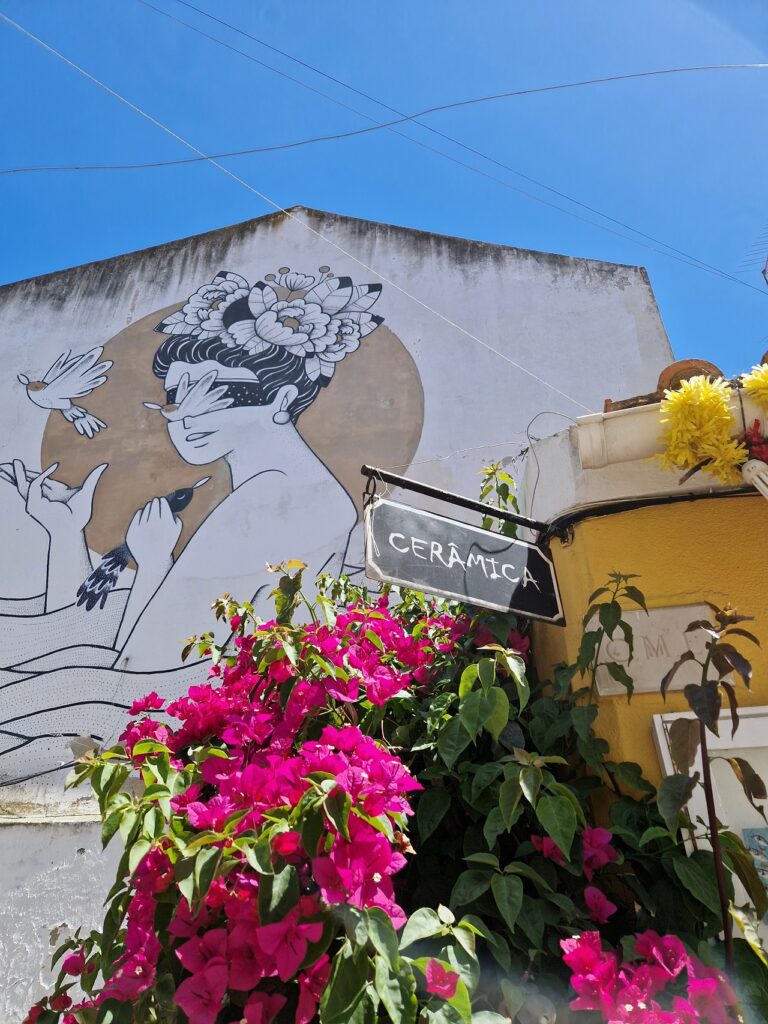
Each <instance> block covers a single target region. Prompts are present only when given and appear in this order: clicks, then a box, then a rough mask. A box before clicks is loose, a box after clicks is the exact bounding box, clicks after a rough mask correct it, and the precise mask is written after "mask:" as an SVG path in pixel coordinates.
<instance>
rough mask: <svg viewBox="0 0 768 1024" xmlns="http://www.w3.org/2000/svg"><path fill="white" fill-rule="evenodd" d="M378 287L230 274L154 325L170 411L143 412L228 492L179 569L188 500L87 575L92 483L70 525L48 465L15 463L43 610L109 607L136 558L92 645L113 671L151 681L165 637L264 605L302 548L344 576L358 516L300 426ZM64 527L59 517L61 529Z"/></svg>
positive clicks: (153, 514) (137, 522)
mask: <svg viewBox="0 0 768 1024" xmlns="http://www.w3.org/2000/svg"><path fill="white" fill-rule="evenodd" d="M380 291H381V286H380V285H363V286H355V285H353V284H352V282H351V280H350V279H349V278H345V277H335V276H333V275H331V274H330V273H329V272H328V269H327V268H321V272H320V274H319V275H317V276H315V275H309V274H303V273H291V272H290V271H289V270H288V269H287V268H282V269H281V271H279V273H278V275H272V274H269V275H267V277H266V279H265V280H264V281H258V282H257V283H256V284H255V285H254V286H253V287H251V286H250V285H249V284H248V282H247V281H246V279H245V278H243V277H241V276H240V275H238V274H233V273H230V272H226V271H225V272H220V273H219V274H217V275H216V277H215V278H214V279H213V281H212V282H211V283H210V284H207V285H203V286H202V287H201V288H199V289H198V290H197V291H196V292H195V293H194V294H193V295H192V296H190V298H189V299H188V301H187V302H186V303H185V305H184V306H183V308H182V309H181V310H179V311H178V312H176V313H173V314H171V315H170V316H168V317H166V319H165V320H163V321H162V322H161V323H159V324H158V325H157V326H156V328H155V330H156V331H158V332H160V333H162V334H165V335H166V338H165V340H164V341H163V342H162V343H161V344H160V346H159V347H158V349H157V351H156V353H155V355H154V360H153V366H152V370H153V373H154V374H155V376H156V377H158V378H160V379H161V380H162V381H163V386H164V388H165V391H166V399H167V401H166V403H165V404H164V405H162V406H159V405H157V404H155V403H150V402H146V403H145V405H146V406H147V407H148V408H152V409H155V410H157V412H158V414H159V416H162V417H163V418H164V420H165V426H166V428H167V431H168V435H169V438H170V440H171V443H172V444H173V446H174V448H175V449H176V451H177V453H178V455H179V456H180V457H181V458H182V459H183V460H184V461H185V462H186V463H188V464H189V465H194V466H208V465H211V464H213V463H216V462H219V461H220V460H223V461H224V462H225V463H226V465H227V468H228V472H229V474H230V477H231V493H230V494H229V495H228V496H227V497H226V498H225V499H224V500H223V501H222V502H221V503H220V504H219V505H218V506H217V507H216V508H214V509H213V511H212V512H211V513H210V514H209V515H208V516H207V518H206V519H205V520H204V521H203V523H202V524H201V525H200V526H199V528H198V529H197V531H196V532H195V533H194V535H193V536H192V538H191V539H190V541H189V543H188V544H187V545H186V547H185V548H184V549H183V551H182V552H181V555H180V557H179V558H178V559H177V560H176V561H175V562H174V560H173V557H172V552H173V549H174V547H175V546H176V543H177V541H178V539H179V534H180V532H181V521H180V519H179V518H178V516H177V515H176V512H177V511H179V510H180V509H181V508H182V507H183V504H179V503H178V502H177V503H176V505H174V495H173V494H168V495H166V496H165V497H155V498H153V499H152V500H151V501H148V502H147V503H146V504H145V505H144V506H143V507H142V508H140V509H137V510H136V512H135V514H134V515H133V518H132V520H131V521H130V524H129V526H128V529H127V533H126V535H125V544H124V545H121V547H120V548H118V549H114V550H113V551H110V552H109V553H108V554H107V555H106V556H105V557H104V559H103V560H102V563H101V565H100V566H97V567H96V569H95V570H93V571H91V566H90V562H89V560H88V557H87V547H86V544H85V539H84V532H83V531H84V529H85V526H87V523H88V521H89V519H90V514H91V505H92V500H93V491H94V487H95V485H96V482H97V481H98V476H99V474H98V473H97V472H96V471H94V473H93V474H91V475H90V476H89V478H88V480H87V481H86V483H85V484H84V485H83V487H82V488H81V489H79V490H77V491H76V493H77V495H78V496H79V497H78V498H77V499H70V505H72V504H75V505H76V506H77V510H78V512H79V515H78V516H73V515H66V516H64V515H63V511H64V508H67V509H68V508H69V506H62V504H61V503H60V502H59V501H57V500H55V498H56V495H55V494H54V495H52V496H51V498H49V499H48V500H46V494H45V488H46V487H49V486H50V485H52V484H54V483H55V482H54V481H48V478H49V477H50V475H51V473H52V472H53V471H55V467H49V469H47V470H46V471H45V472H44V473H42V474H41V475H40V477H39V478H36V479H34V480H33V482H32V483H29V482H27V481H26V480H24V483H23V484H22V483H19V480H20V479H22V478H24V477H26V476H28V475H30V474H28V473H27V471H26V469H25V467H23V466H20V467H19V468H20V471H19V472H17V473H16V476H17V484H18V486H19V489H20V491H21V492H22V496H24V497H25V498H26V501H27V504H26V508H27V511H28V513H29V514H30V515H31V516H32V517H33V518H35V519H37V521H38V522H40V524H41V525H42V526H43V527H44V529H46V532H47V533H48V535H49V538H50V545H49V559H48V562H49V572H48V598H47V601H46V610H53V609H54V608H60V607H64V606H65V605H67V604H69V603H71V600H72V594H73V587H74V588H75V590H76V592H77V595H78V603H79V604H81V605H84V606H85V608H86V609H88V608H91V607H93V606H94V605H96V603H97V602H98V604H99V606H100V607H103V605H104V603H105V598H106V595H107V593H108V592H109V591H110V590H111V589H112V588H113V587H114V586H115V584H116V582H117V577H118V575H119V572H120V570H121V569H122V568H123V567H124V566H125V565H127V564H128V561H129V560H130V559H132V560H133V562H134V563H135V565H136V572H135V575H134V579H133V583H132V586H131V588H130V591H129V593H128V597H127V603H126V604H125V608H124V611H123V612H122V616H121V619H120V622H119V628H118V630H117V634H116V636H111V637H108V636H105V637H103V638H101V642H102V643H103V644H105V645H109V646H110V647H112V648H113V649H115V651H116V652H119V657H118V658H117V661H116V667H120V668H130V670H131V671H141V670H148V671H153V670H157V669H158V668H164V667H168V666H167V665H166V664H164V663H163V662H162V658H163V654H164V652H166V651H167V650H168V649H169V644H168V637H169V636H170V637H173V640H174V643H173V644H172V645H170V646H171V647H172V648H174V647H175V648H176V649H178V648H177V642H178V641H179V640H181V639H183V638H184V637H185V636H188V635H190V634H191V633H193V632H195V631H196V630H199V629H200V628H201V624H205V623H207V621H208V619H209V609H210V602H211V599H212V597H213V596H216V595H218V594H219V593H223V592H230V593H234V594H237V595H238V596H243V597H248V598H253V599H255V600H256V601H257V603H258V597H259V594H260V593H261V592H262V591H265V590H268V589H269V588H270V577H269V575H268V573H267V569H266V567H267V564H268V563H269V562H275V561H279V560H280V559H281V558H287V557H291V556H293V555H295V554H296V553H297V551H296V547H297V543H298V542H299V538H300V547H301V554H302V557H303V558H304V559H305V560H306V561H307V562H308V563H309V565H310V567H311V568H312V569H313V570H315V571H319V570H321V569H329V570H331V571H340V570H341V567H342V565H343V562H344V556H345V553H346V549H347V544H348V540H349V534H350V532H351V530H352V528H353V527H354V525H355V523H356V519H357V516H356V511H355V508H354V505H353V503H352V501H351V499H350V498H349V496H348V494H347V493H346V491H345V490H344V488H343V487H342V486H341V484H340V483H339V482H338V481H337V480H336V478H335V477H334V476H333V474H332V473H331V472H330V470H329V469H328V468H327V467H326V466H325V465H324V464H323V462H322V461H321V460H320V459H319V458H318V456H317V455H315V454H314V452H313V451H312V450H311V449H310V447H309V446H308V445H307V444H306V443H305V441H304V440H303V439H302V438H301V436H300V435H299V434H298V432H297V431H296V423H297V421H298V419H299V417H300V415H301V413H302V412H304V411H305V410H306V409H307V408H308V407H309V406H310V405H311V404H312V402H313V401H314V400H315V398H316V397H317V395H318V394H319V392H320V390H321V388H323V387H325V386H327V384H328V383H329V382H330V381H331V379H332V378H333V374H334V368H335V366H336V365H337V363H338V362H339V361H340V360H342V359H343V358H345V357H346V356H347V355H348V354H349V353H351V352H354V351H355V350H356V349H357V348H358V346H359V344H360V341H361V339H362V338H364V337H366V335H368V334H370V333H371V332H372V331H373V330H375V329H376V327H378V326H379V324H381V323H382V318H381V317H379V316H375V315H373V314H371V313H370V308H371V307H372V306H373V305H374V303H375V302H376V301H377V299H378V298H379V294H380ZM340 397H341V396H340ZM341 400H343V398H341ZM101 468H103V467H101ZM204 479H205V478H204ZM200 482H204V480H203V481H200ZM70 490H72V489H70ZM29 492H31V494H32V500H30V499H29V497H27V494H28V493H29ZM175 493H176V495H178V494H180V493H181V492H175ZM187 493H188V494H189V496H188V497H187V498H186V502H188V501H189V500H190V498H191V493H189V492H187ZM61 519H66V523H65V524H64V525H63V526H62V528H60V529H59V528H56V527H57V526H58V522H59V520H61ZM52 523H53V524H54V525H53V526H52ZM53 595H55V600H52V598H53ZM123 596H124V592H123ZM115 598H117V594H115ZM174 661H175V659H174ZM175 663H177V662H175Z"/></svg>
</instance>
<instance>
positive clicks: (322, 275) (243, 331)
mask: <svg viewBox="0 0 768 1024" xmlns="http://www.w3.org/2000/svg"><path fill="white" fill-rule="evenodd" d="M380 294H381V285H380V284H362V285H356V284H353V283H352V280H351V279H350V278H349V277H336V276H334V275H333V274H332V273H330V271H329V269H328V267H321V268H320V270H319V272H318V274H317V275H314V274H305V273H301V272H297V271H291V270H290V268H289V267H281V268H280V270H279V271H278V272H277V274H267V275H266V276H265V279H264V280H263V281H257V282H256V283H255V284H254V285H253V286H251V285H250V284H249V283H248V282H247V281H246V279H245V278H244V277H241V276H240V274H234V273H232V272H230V271H225V270H222V271H219V273H218V274H217V275H216V276H215V277H214V279H213V281H212V282H211V283H210V284H205V285H202V287H200V288H198V289H197V291H196V292H195V293H194V294H193V295H191V296H190V297H189V299H188V300H187V302H186V303H185V304H184V306H183V307H182V308H181V309H180V310H178V312H176V313H172V314H171V315H170V316H168V317H166V318H165V320H163V321H162V322H161V323H159V324H158V325H157V327H156V328H155V330H157V331H160V332H162V333H163V334H187V335H193V336H196V337H199V338H201V339H203V340H205V339H208V338H216V337H220V338H221V339H222V340H223V341H224V343H225V344H226V345H227V346H229V347H230V348H242V349H244V350H245V351H246V352H248V353H249V354H252V355H257V354H258V353H260V352H265V351H267V350H268V349H269V347H270V346H271V345H274V346H277V347H282V348H285V349H286V350H287V351H288V352H291V353H292V354H293V355H297V356H302V357H303V358H304V360H305V362H304V370H305V372H306V374H307V377H309V379H310V380H316V381H318V383H319V384H322V385H325V384H327V383H328V382H329V381H330V379H331V378H332V377H333V372H334V369H335V367H336V363H338V362H340V361H341V360H342V359H343V358H344V357H345V356H346V355H347V354H348V353H350V352H354V351H355V350H356V349H357V348H358V347H359V345H360V341H361V340H362V339H363V338H365V337H366V336H367V335H369V334H370V333H371V332H372V331H374V330H375V329H376V328H377V327H378V326H379V324H381V323H382V322H383V319H384V318H383V317H380V316H376V315H375V314H373V313H371V312H370V310H371V307H372V306H373V305H374V304H375V303H376V301H377V300H378V298H379V295H380Z"/></svg>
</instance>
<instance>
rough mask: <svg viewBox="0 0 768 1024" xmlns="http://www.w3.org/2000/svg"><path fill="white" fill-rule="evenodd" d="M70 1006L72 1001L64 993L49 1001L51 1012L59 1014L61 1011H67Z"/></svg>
mask: <svg viewBox="0 0 768 1024" xmlns="http://www.w3.org/2000/svg"><path fill="white" fill-rule="evenodd" d="M71 1005H72V1000H71V998H70V997H69V996H68V995H67V993H66V992H60V993H59V994H58V995H57V996H54V997H53V999H52V1000H51V1009H52V1010H58V1011H59V1012H60V1011H61V1010H68V1009H69V1008H70V1006H71Z"/></svg>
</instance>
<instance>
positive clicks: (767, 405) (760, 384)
mask: <svg viewBox="0 0 768 1024" xmlns="http://www.w3.org/2000/svg"><path fill="white" fill-rule="evenodd" d="M741 385H742V387H743V388H744V390H745V391H746V393H747V394H748V395H749V396H750V397H751V398H754V400H755V401H756V402H757V403H758V405H761V406H762V407H763V409H768V364H766V363H761V364H760V366H753V367H752V369H751V371H750V372H749V373H743V374H742V375H741Z"/></svg>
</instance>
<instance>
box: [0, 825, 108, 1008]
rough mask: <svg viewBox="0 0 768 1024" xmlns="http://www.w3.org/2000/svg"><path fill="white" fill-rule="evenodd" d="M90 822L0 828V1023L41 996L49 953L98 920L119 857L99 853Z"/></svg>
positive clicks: (95, 831) (98, 831)
mask: <svg viewBox="0 0 768 1024" xmlns="http://www.w3.org/2000/svg"><path fill="white" fill-rule="evenodd" d="M100 836H101V828H100V826H99V825H97V824H93V823H89V822H66V823H64V822H62V823H59V824H52V823H45V824H34V825H32V824H27V825H21V824H17V825H13V824H7V823H6V824H4V825H2V826H0V865H2V867H1V868H0V870H1V871H2V882H0V890H1V891H2V898H0V963H2V965H3V968H2V982H0V1020H2V1021H4V1022H7V1024H12V1022H14V1021H20V1020H22V1018H23V1017H24V1014H25V1011H26V1010H27V1009H29V1007H30V1006H31V1005H32V1003H33V1002H34V1001H35V1000H37V999H39V998H40V997H41V996H42V995H43V994H44V993H45V991H46V985H47V984H49V983H50V981H51V980H52V977H53V976H52V974H51V971H50V970H48V967H49V965H50V960H51V954H52V953H53V952H54V950H55V949H56V947H57V946H59V945H60V944H61V943H62V942H64V940H65V939H67V938H69V936H71V935H72V934H74V932H75V931H76V930H77V928H82V929H83V931H84V932H88V931H89V930H90V929H91V928H94V927H97V926H99V925H100V924H101V921H102V908H101V901H102V899H103V897H104V896H105V895H106V894H107V892H108V890H109V888H110V886H111V884H112V878H113V876H114V872H115V869H116V866H117V860H118V857H119V854H120V853H121V851H120V850H119V849H118V844H117V843H116V844H115V846H114V848H110V849H108V850H107V851H106V852H105V853H103V854H102V853H101V838H100Z"/></svg>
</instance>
